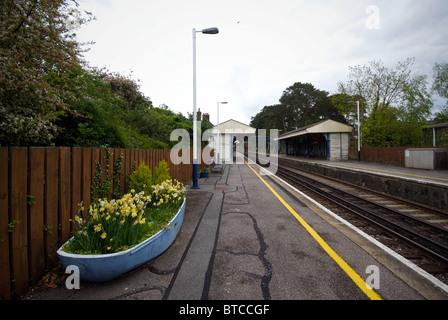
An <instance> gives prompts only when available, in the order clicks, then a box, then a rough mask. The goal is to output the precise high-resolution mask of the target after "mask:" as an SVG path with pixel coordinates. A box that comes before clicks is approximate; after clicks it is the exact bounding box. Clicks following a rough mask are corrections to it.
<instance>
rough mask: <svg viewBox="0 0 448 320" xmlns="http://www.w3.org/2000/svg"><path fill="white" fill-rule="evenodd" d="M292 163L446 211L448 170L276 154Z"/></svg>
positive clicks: (283, 161) (306, 169)
mask: <svg viewBox="0 0 448 320" xmlns="http://www.w3.org/2000/svg"><path fill="white" fill-rule="evenodd" d="M278 161H279V165H287V166H292V167H295V168H298V169H303V170H305V171H310V172H312V173H317V174H322V175H325V176H328V177H332V178H336V179H339V180H341V181H345V182H349V183H352V184H354V185H358V186H361V187H366V188H369V189H372V190H374V191H379V192H382V193H385V194H389V195H393V196H396V197H398V198H403V199H405V200H412V201H414V202H417V203H420V204H423V205H427V206H430V207H435V208H437V209H441V210H446V211H447V212H448V170H422V169H413V168H405V167H399V166H393V165H388V164H381V163H373V162H366V161H353V160H348V161H327V160H315V159H307V158H302V157H293V156H284V155H279V158H278Z"/></svg>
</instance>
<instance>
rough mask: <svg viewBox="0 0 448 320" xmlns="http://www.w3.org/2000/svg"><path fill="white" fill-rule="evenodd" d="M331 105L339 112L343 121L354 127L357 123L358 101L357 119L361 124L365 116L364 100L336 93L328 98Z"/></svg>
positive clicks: (357, 96) (356, 96) (355, 96)
mask: <svg viewBox="0 0 448 320" xmlns="http://www.w3.org/2000/svg"><path fill="white" fill-rule="evenodd" d="M329 98H330V102H331V104H332V105H333V106H334V107H335V108H336V109H337V110H338V111H339V113H340V114H341V115H342V116H343V117H344V118H345V121H346V122H347V123H348V124H349V125H351V126H354V125H356V124H357V122H358V105H357V101H359V113H360V116H359V119H360V121H361V122H363V121H364V118H365V116H366V100H365V99H364V98H363V97H361V96H359V95H354V96H351V95H349V94H346V93H336V94H333V95H331V96H330V97H329Z"/></svg>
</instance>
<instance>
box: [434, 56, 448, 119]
mask: <svg viewBox="0 0 448 320" xmlns="http://www.w3.org/2000/svg"><path fill="white" fill-rule="evenodd" d="M433 70H434V82H433V85H432V89H433V90H434V91H435V92H436V93H437V94H438V95H439V96H440V97H442V98H445V99H447V104H446V105H445V107H444V108H443V109H442V110H441V111H440V112H438V113H437V114H436V117H435V119H434V120H435V121H436V122H437V123H442V122H448V63H446V62H442V63H436V64H435V65H434V69H433Z"/></svg>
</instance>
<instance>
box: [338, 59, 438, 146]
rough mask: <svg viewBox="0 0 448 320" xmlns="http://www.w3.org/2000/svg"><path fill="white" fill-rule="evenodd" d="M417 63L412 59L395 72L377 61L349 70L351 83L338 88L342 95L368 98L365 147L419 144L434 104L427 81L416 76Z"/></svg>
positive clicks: (407, 60)
mask: <svg viewBox="0 0 448 320" xmlns="http://www.w3.org/2000/svg"><path fill="white" fill-rule="evenodd" d="M414 62H415V59H414V58H408V59H406V60H405V61H402V62H398V63H397V65H396V67H395V68H387V67H385V66H384V64H383V62H382V61H381V60H374V61H371V62H369V64H368V65H363V66H360V65H358V66H354V67H349V75H348V81H347V82H345V83H342V82H340V83H339V84H338V87H339V93H341V94H348V95H352V96H354V95H358V96H361V97H364V98H365V101H366V111H367V114H368V117H366V118H365V120H364V121H363V123H362V127H363V128H364V130H363V131H362V133H363V143H364V144H367V145H371V146H381V145H383V144H384V143H393V144H397V143H411V144H416V143H417V144H418V136H419V135H420V134H421V128H422V126H423V125H424V123H425V121H426V118H427V117H428V116H429V114H430V111H431V107H432V100H431V98H430V93H429V91H428V88H427V87H428V83H427V81H426V77H425V76H421V75H414V74H412V71H411V67H412V65H413V64H414ZM404 123H406V124H410V125H409V126H404V125H403V124H404ZM403 127H408V128H412V132H409V131H403ZM409 137H412V139H408V138H409Z"/></svg>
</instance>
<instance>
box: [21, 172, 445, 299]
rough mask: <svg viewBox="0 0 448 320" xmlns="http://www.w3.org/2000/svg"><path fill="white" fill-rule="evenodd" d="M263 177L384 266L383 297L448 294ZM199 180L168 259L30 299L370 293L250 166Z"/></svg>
mask: <svg viewBox="0 0 448 320" xmlns="http://www.w3.org/2000/svg"><path fill="white" fill-rule="evenodd" d="M254 168H255V166H254ZM255 170H256V171H257V172H258V171H259V170H260V169H258V168H255ZM262 177H263V178H264V179H265V181H266V182H267V183H268V184H269V185H271V187H272V188H273V190H275V192H277V193H278V195H279V196H280V197H281V198H282V199H284V201H285V202H287V203H288V204H289V205H290V206H291V208H292V209H293V210H295V211H296V212H297V213H298V214H299V215H300V216H301V217H302V218H303V219H304V220H305V221H306V222H307V223H308V224H309V225H310V226H311V227H312V228H313V229H314V230H315V231H316V232H317V233H318V234H319V235H320V236H321V237H322V239H323V240H324V241H325V242H326V243H327V244H328V245H329V246H330V247H331V248H332V249H333V250H334V251H335V252H337V254H338V255H339V256H340V257H341V258H342V259H344V261H346V263H347V264H348V265H350V267H351V268H353V270H354V271H355V272H356V273H358V274H359V276H361V277H362V278H363V279H367V277H368V276H369V274H368V273H367V272H366V270H367V269H368V267H369V266H375V267H377V268H378V270H379V286H380V287H379V289H375V291H376V292H377V293H378V294H379V296H380V297H381V298H383V299H389V300H401V299H406V300H413V299H416V300H422V299H444V298H447V297H448V294H447V293H446V292H444V291H443V290H442V289H440V288H439V287H437V286H435V285H434V284H433V283H432V282H431V281H428V280H427V279H426V278H422V277H421V276H420V275H418V274H416V273H415V272H414V271H413V270H412V269H411V268H409V267H408V266H406V265H403V264H402V263H401V262H399V261H398V260H397V259H395V258H393V257H391V256H390V255H389V254H388V253H386V252H384V251H383V250H381V249H380V248H378V247H376V246H375V245H374V244H372V243H371V242H369V241H367V240H366V239H365V238H363V237H362V236H360V235H359V234H358V233H356V232H353V231H352V230H351V229H350V228H346V227H345V226H344V224H343V223H341V222H340V221H338V220H337V219H334V218H332V217H331V216H329V215H328V214H327V213H325V210H323V209H322V208H320V207H319V206H318V205H316V204H315V203H313V202H311V201H310V200H309V199H306V198H304V197H302V196H301V195H300V194H297V193H295V191H294V190H293V189H290V188H289V187H288V186H285V185H280V184H279V182H278V181H276V180H274V179H272V178H269V177H266V176H262ZM199 187H200V188H199V189H196V190H193V189H189V190H188V191H187V206H186V212H185V219H184V224H183V226H182V228H181V231H180V233H179V235H178V237H177V239H176V240H175V241H174V243H173V244H172V245H171V247H170V248H169V249H168V250H167V251H166V252H164V253H163V254H162V255H160V256H159V257H158V258H156V259H154V260H152V261H150V262H148V263H147V264H145V265H144V266H142V267H140V268H138V269H137V270H134V271H132V272H130V273H128V274H125V275H123V276H121V277H119V278H117V279H114V280H111V281H108V282H106V283H89V282H84V281H81V288H80V289H79V290H68V289H66V288H65V286H63V285H61V286H59V287H58V288H56V289H51V290H45V291H41V290H39V289H37V288H35V289H34V290H32V291H30V293H29V294H28V295H27V296H25V297H24V299H33V300H60V299H66V300H91V299H115V300H201V299H202V300H240V299H244V300H263V299H265V300H269V299H271V300H366V299H368V297H367V296H366V294H365V293H364V292H363V291H362V290H361V289H360V288H359V287H358V286H357V285H356V284H355V283H354V282H353V281H352V280H351V279H350V277H349V276H348V275H347V274H346V273H345V272H344V271H343V270H342V269H341V267H340V266H339V265H338V264H337V263H335V261H334V260H333V259H332V258H331V257H330V256H328V254H327V253H326V252H325V251H324V250H323V249H322V247H321V246H320V245H319V244H318V243H317V242H316V241H315V239H313V237H311V236H310V234H309V232H308V231H307V230H305V229H304V228H303V226H302V225H301V224H300V223H299V222H298V221H297V219H296V218H295V217H294V216H293V215H292V214H291V213H290V212H289V211H288V210H287V209H286V208H285V206H284V205H283V204H282V203H281V202H280V201H279V200H278V198H277V197H276V196H275V195H274V194H273V193H272V191H271V190H269V189H268V188H267V187H266V185H265V184H264V183H263V182H262V181H261V180H260V178H259V177H258V176H257V175H256V174H255V173H254V172H253V170H252V169H251V168H250V167H249V166H248V165H247V164H231V165H225V166H224V168H223V172H222V173H221V174H211V175H210V177H209V178H208V179H200V180H199Z"/></svg>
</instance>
